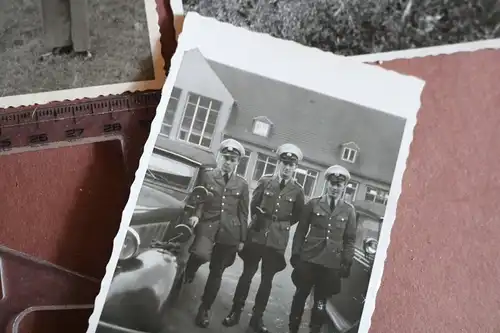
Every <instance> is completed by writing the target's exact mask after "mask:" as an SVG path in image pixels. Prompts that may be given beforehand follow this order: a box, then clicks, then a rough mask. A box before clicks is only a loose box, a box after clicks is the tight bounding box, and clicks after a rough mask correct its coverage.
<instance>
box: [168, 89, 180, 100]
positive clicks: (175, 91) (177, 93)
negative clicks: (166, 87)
mask: <svg viewBox="0 0 500 333" xmlns="http://www.w3.org/2000/svg"><path fill="white" fill-rule="evenodd" d="M170 96H171V97H175V98H177V99H178V98H179V97H181V89H179V88H177V87H174V88H173V89H172V94H171V95H170Z"/></svg>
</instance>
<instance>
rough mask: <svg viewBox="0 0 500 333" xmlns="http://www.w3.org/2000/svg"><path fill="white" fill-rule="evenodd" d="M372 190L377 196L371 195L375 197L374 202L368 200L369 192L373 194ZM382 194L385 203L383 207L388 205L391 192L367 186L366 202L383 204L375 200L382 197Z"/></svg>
mask: <svg viewBox="0 0 500 333" xmlns="http://www.w3.org/2000/svg"><path fill="white" fill-rule="evenodd" d="M371 190H373V191H375V192H376V194H373V193H370V194H371V195H373V196H374V199H373V200H368V199H366V195H367V194H369V192H371ZM380 194H383V195H384V202H383V203H382V204H383V205H387V201H388V200H389V191H386V190H384V189H381V188H378V187H375V186H370V185H367V186H366V193H365V201H368V202H373V203H377V204H381V203H380V202H376V201H375V199H376V198H377V197H380Z"/></svg>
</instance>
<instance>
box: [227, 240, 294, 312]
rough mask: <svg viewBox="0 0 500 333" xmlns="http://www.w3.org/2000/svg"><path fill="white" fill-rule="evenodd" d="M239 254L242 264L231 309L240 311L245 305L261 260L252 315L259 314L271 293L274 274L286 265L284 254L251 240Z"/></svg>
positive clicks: (263, 309)
mask: <svg viewBox="0 0 500 333" xmlns="http://www.w3.org/2000/svg"><path fill="white" fill-rule="evenodd" d="M240 256H241V257H242V259H243V262H244V266H243V273H242V274H241V276H240V278H239V280H238V285H237V286H236V291H235V293H234V297H233V310H236V311H241V310H242V309H243V307H244V306H245V302H246V299H247V297H248V293H249V290H250V285H251V284H252V280H253V277H254V276H255V273H256V272H257V270H258V269H259V263H260V262H262V267H261V281H260V285H259V289H258V291H257V295H256V296H255V306H254V315H257V316H261V315H262V314H263V313H264V311H265V309H266V307H267V303H268V301H269V296H270V295H271V289H272V285H273V279H274V276H275V275H276V273H278V272H279V271H281V270H283V269H284V268H285V267H286V262H285V259H284V256H283V254H281V253H279V252H278V251H277V250H275V249H273V248H271V247H268V246H265V245H261V244H257V243H251V242H250V243H246V244H245V247H244V249H243V251H242V253H241V254H240Z"/></svg>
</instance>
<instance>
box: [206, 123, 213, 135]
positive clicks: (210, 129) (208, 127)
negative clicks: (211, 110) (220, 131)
mask: <svg viewBox="0 0 500 333" xmlns="http://www.w3.org/2000/svg"><path fill="white" fill-rule="evenodd" d="M214 129H215V126H214V125H212V124H207V125H206V126H205V134H213V133H214Z"/></svg>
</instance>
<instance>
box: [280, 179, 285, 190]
mask: <svg viewBox="0 0 500 333" xmlns="http://www.w3.org/2000/svg"><path fill="white" fill-rule="evenodd" d="M285 185H286V184H285V180H284V179H282V180H281V183H280V190H282V189H284V188H285Z"/></svg>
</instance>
